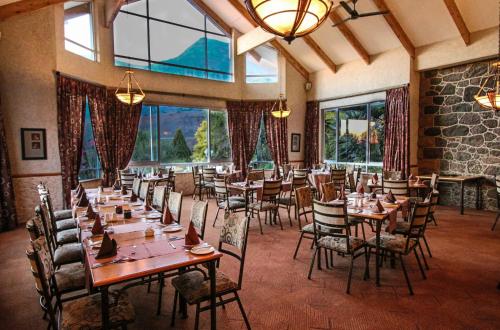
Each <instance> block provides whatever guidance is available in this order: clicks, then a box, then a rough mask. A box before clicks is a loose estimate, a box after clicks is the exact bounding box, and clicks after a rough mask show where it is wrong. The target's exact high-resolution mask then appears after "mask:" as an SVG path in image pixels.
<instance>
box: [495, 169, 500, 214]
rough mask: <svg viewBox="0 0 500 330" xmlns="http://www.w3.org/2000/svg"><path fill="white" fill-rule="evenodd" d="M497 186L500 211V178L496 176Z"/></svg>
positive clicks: (499, 208)
mask: <svg viewBox="0 0 500 330" xmlns="http://www.w3.org/2000/svg"><path fill="white" fill-rule="evenodd" d="M495 186H496V188H497V208H498V210H500V176H498V175H495Z"/></svg>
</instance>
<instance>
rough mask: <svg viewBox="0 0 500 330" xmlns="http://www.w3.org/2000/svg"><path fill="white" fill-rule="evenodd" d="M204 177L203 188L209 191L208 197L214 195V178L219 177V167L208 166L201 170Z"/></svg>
mask: <svg viewBox="0 0 500 330" xmlns="http://www.w3.org/2000/svg"><path fill="white" fill-rule="evenodd" d="M201 172H202V178H203V181H202V182H203V189H205V191H206V193H207V198H209V197H210V195H213V192H214V187H215V185H214V180H215V178H216V177H217V169H216V168H215V167H207V168H203V169H202V170H201Z"/></svg>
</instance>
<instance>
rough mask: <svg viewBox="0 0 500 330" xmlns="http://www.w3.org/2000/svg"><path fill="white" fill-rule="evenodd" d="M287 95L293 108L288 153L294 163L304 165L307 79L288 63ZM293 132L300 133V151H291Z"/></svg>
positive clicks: (289, 126)
mask: <svg viewBox="0 0 500 330" xmlns="http://www.w3.org/2000/svg"><path fill="white" fill-rule="evenodd" d="M286 76H287V79H286V97H287V105H288V106H289V107H290V109H291V110H292V113H291V114H290V117H289V118H288V152H289V153H288V155H289V159H290V162H292V163H293V164H294V165H303V162H304V126H305V122H304V118H305V116H306V100H307V95H306V90H305V87H304V85H305V83H306V81H305V79H304V77H302V75H301V74H300V73H298V72H297V71H295V69H294V68H293V67H292V66H291V65H290V64H288V65H287V66H286ZM292 133H299V134H300V152H291V145H292V144H291V141H292Z"/></svg>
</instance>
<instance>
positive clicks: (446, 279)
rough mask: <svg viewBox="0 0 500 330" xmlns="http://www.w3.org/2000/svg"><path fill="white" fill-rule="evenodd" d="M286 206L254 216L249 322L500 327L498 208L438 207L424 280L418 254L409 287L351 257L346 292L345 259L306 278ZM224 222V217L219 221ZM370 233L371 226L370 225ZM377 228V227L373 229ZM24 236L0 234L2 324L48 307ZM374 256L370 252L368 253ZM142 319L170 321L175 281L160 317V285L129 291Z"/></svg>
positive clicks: (232, 317) (205, 317)
mask: <svg viewBox="0 0 500 330" xmlns="http://www.w3.org/2000/svg"><path fill="white" fill-rule="evenodd" d="M190 207H191V198H185V200H184V207H183V216H182V219H183V220H184V221H187V219H188V216H189V210H190ZM281 213H282V219H283V220H284V228H285V230H283V231H281V230H280V229H279V227H278V226H273V227H270V226H269V225H266V226H265V227H264V235H263V236H262V235H260V233H259V232H258V224H257V222H256V221H253V222H252V224H251V228H250V241H249V246H248V255H247V260H246V264H245V275H244V278H243V290H242V291H241V299H242V302H243V304H244V306H245V309H246V311H247V314H248V316H249V319H250V323H251V325H252V328H253V329H276V330H277V329H498V328H500V291H499V290H497V289H496V286H497V283H498V282H499V281H500V262H499V258H500V228H499V229H497V231H496V232H494V233H493V232H491V230H490V226H491V224H492V221H493V218H494V215H493V213H488V212H480V211H475V210H474V211H473V210H467V211H466V215H464V216H460V215H459V213H458V210H457V209H454V208H453V209H452V208H445V207H440V208H439V210H438V213H437V219H438V226H437V227H435V226H430V228H429V229H428V239H429V243H430V245H431V249H432V252H433V256H434V257H433V258H428V262H429V266H430V267H431V269H430V270H429V271H428V272H427V275H428V278H427V280H423V279H422V277H421V275H420V273H419V271H418V267H417V265H416V261H415V258H414V257H413V256H412V257H410V258H408V261H407V265H408V268H409V275H410V279H411V281H412V284H413V289H414V291H415V295H414V296H409V295H408V290H407V287H406V283H405V280H404V277H403V273H402V271H401V269H400V267H399V265H396V268H394V269H392V268H390V267H389V266H385V267H384V268H383V269H382V286H381V287H376V286H375V282H374V279H373V277H374V265H373V261H372V265H371V270H372V272H371V274H372V279H370V280H368V281H363V279H362V275H363V267H364V260H363V259H362V258H360V259H357V260H356V261H355V269H354V273H353V282H352V286H351V294H350V295H347V294H346V293H345V287H346V283H347V270H348V268H347V267H348V263H347V260H344V259H343V258H342V257H339V256H336V257H335V260H334V263H335V267H334V269H333V270H325V269H323V270H322V271H319V270H317V269H315V270H314V271H313V279H312V280H311V281H310V280H308V279H307V270H308V266H309V262H310V255H311V252H310V251H311V250H309V246H310V245H309V241H305V242H304V244H303V246H302V248H301V250H300V253H299V255H298V258H297V259H296V260H293V259H292V254H293V251H294V248H295V245H296V242H297V239H298V231H297V229H298V227H297V224H296V223H294V227H292V228H290V226H289V225H288V219H287V217H286V215H285V212H283V211H282V212H281ZM214 216H215V202H214V201H211V202H210V207H209V215H208V219H207V238H208V241H209V242H211V243H212V244H215V243H216V242H217V239H218V229H217V227H216V228H215V229H213V228H212V222H213V218H214ZM219 223H220V222H219ZM367 230H368V232H370V230H369V229H368V228H367ZM370 235H371V234H370ZM27 245H28V235H27V233H26V231H25V229H24V228H19V229H17V230H15V231H12V232H8V233H2V234H0V260H1V261H0V279H1V285H0V325H1V328H3V329H44V328H46V323H45V322H44V321H43V320H42V312H41V310H40V308H39V306H38V297H37V294H36V291H35V288H34V283H33V279H32V277H31V275H30V272H29V266H28V261H27V259H26V257H25V254H24V251H25V248H26V246H27ZM372 259H374V258H372ZM235 265H236V263H234V262H233V260H231V258H230V257H224V258H223V260H222V262H221V268H222V269H223V270H224V271H226V272H227V273H229V274H230V275H232V276H233V278H235V277H234V276H236V274H237V269H236V267H235ZM130 292H131V293H132V294H131V297H133V301H134V306H135V309H136V314H137V319H136V322H135V324H134V325H133V326H132V327H131V328H134V329H156V328H163V329H164V328H168V327H169V324H170V313H171V307H172V288H171V286H170V285H169V284H167V287H166V290H164V305H163V310H162V314H161V316H156V314H155V311H156V296H157V295H156V293H157V286H156V285H153V288H152V292H151V293H149V294H148V293H146V288H145V287H136V288H133V289H130ZM189 312H190V314H189V315H190V317H189V318H188V319H187V320H179V319H178V320H177V323H176V327H177V328H179V329H192V328H193V323H194V309H189ZM217 315H218V325H219V328H220V329H242V328H244V324H243V320H242V318H241V315H240V313H239V310H238V308H237V305H236V303H232V304H230V305H229V306H227V308H226V310H225V311H224V310H222V309H218V312H217ZM208 325H209V314H208V313H206V312H205V313H203V314H202V316H201V323H200V328H202V329H206V328H208Z"/></svg>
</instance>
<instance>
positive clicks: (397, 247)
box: [367, 203, 430, 295]
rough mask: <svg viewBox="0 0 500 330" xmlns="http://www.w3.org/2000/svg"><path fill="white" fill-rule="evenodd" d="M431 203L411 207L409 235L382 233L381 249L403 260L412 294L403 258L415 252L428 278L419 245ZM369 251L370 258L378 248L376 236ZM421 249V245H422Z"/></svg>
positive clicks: (410, 288) (421, 269)
mask: <svg viewBox="0 0 500 330" xmlns="http://www.w3.org/2000/svg"><path fill="white" fill-rule="evenodd" d="M429 209H430V204H429V203H415V204H413V206H412V207H411V212H410V213H411V215H410V224H409V226H408V231H407V235H406V236H405V235H390V234H386V235H381V236H380V251H381V252H382V253H385V252H390V253H392V254H394V255H396V256H398V257H399V260H400V262H401V268H402V269H403V273H404V275H405V279H406V283H407V285H408V290H409V292H410V295H413V289H412V286H411V283H410V278H409V277H408V273H407V271H406V266H405V263H404V260H403V256H408V255H409V254H410V253H411V252H413V253H414V254H415V259H417V263H418V267H419V268H420V272H421V273H422V277H423V278H424V279H426V275H425V271H424V268H423V267H422V264H421V263H420V258H419V256H418V253H417V250H416V248H417V247H420V238H421V237H422V236H423V233H424V232H425V226H426V224H427V219H428V216H429ZM367 243H368V246H369V253H368V259H369V258H370V255H371V251H372V249H376V246H377V245H376V238H375V237H373V238H371V239H370V240H368V242H367ZM420 249H421V247H420Z"/></svg>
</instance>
